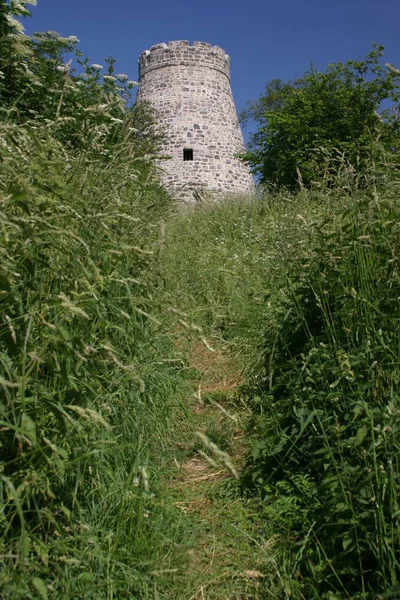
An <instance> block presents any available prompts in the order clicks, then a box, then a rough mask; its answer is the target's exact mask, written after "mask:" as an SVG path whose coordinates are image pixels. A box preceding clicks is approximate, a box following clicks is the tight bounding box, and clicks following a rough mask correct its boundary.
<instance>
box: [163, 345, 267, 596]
mask: <svg viewBox="0 0 400 600" xmlns="http://www.w3.org/2000/svg"><path fill="white" fill-rule="evenodd" d="M190 364H191V366H192V367H193V368H195V369H196V371H197V373H198V374H199V375H198V380H197V381H196V382H195V383H194V394H193V397H192V399H191V400H190V401H189V406H190V410H191V413H192V416H193V419H191V421H192V426H191V429H192V431H191V432H189V436H188V446H187V448H185V449H183V450H184V454H186V455H185V456H183V457H182V459H181V460H176V461H175V469H174V475H173V476H172V477H171V480H170V481H169V482H168V493H169V494H170V499H169V501H170V502H171V504H172V506H173V507H174V508H175V510H176V511H178V512H179V517H178V518H179V520H180V523H181V526H182V527H181V529H182V532H185V534H184V535H182V538H180V536H179V528H178V533H177V537H176V539H175V540H171V546H170V554H169V555H168V558H169V560H168V566H167V565H166V567H167V568H168V567H173V566H174V565H175V569H176V564H179V565H181V566H180V567H179V568H177V569H176V570H173V572H171V577H170V581H169V585H170V586H171V594H173V595H171V596H170V597H171V598H176V599H182V600H183V599H185V600H203V599H208V600H229V599H232V600H233V599H238V600H239V599H240V600H247V599H260V600H261V598H267V597H268V595H265V593H264V591H263V587H264V586H263V580H264V574H263V568H264V569H265V563H266V560H265V558H266V549H265V548H263V546H262V544H261V543H260V540H259V539H257V537H259V536H257V534H256V523H255V518H256V513H255V511H253V512H252V506H251V503H250V502H247V501H245V500H244V499H243V498H242V497H241V495H240V494H239V483H238V481H237V479H236V478H235V477H234V476H233V475H232V471H235V470H236V471H238V472H240V470H241V468H242V466H243V456H244V425H245V420H246V418H247V414H246V409H245V406H244V405H242V404H241V403H240V401H239V400H238V394H237V392H236V388H237V386H238V384H239V382H240V380H241V372H240V369H238V361H236V360H235V359H234V358H233V357H232V356H230V355H229V354H228V353H227V351H226V349H224V348H222V349H221V348H219V349H218V350H215V351H214V352H211V351H210V350H208V349H207V348H206V347H205V346H204V344H202V343H201V342H197V343H195V344H193V345H192V346H191V349H190ZM196 432H201V433H202V434H203V435H205V436H206V438H207V440H209V441H210V442H211V451H210V448H209V447H208V448H207V446H206V445H204V443H203V442H202V441H201V440H200V439H198V438H197V437H196ZM197 439H198V441H196V440H197ZM212 444H215V445H216V446H217V448H218V450H215V449H214V447H213V445H212ZM218 451H219V452H218ZM226 463H228V467H229V468H227V466H226ZM175 517H176V515H175ZM188 532H190V534H189V535H188ZM172 590H173V591H172ZM160 592H161V588H160ZM160 597H162V598H164V597H165V598H167V597H169V596H168V593H167V595H165V594H163V595H161V594H160Z"/></svg>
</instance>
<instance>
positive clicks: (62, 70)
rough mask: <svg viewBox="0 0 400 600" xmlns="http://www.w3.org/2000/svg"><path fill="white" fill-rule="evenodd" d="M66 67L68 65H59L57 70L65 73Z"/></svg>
mask: <svg viewBox="0 0 400 600" xmlns="http://www.w3.org/2000/svg"><path fill="white" fill-rule="evenodd" d="M65 69H66V65H58V66H57V71H60V73H65Z"/></svg>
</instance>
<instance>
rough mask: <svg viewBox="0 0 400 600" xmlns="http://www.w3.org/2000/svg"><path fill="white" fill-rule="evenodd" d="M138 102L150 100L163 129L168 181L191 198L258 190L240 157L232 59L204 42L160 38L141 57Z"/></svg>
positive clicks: (171, 187) (164, 167)
mask: <svg viewBox="0 0 400 600" xmlns="http://www.w3.org/2000/svg"><path fill="white" fill-rule="evenodd" d="M137 100H138V102H140V101H141V100H146V101H148V102H150V103H151V104H152V106H153V107H154V109H155V111H156V118H157V125H158V126H159V127H160V129H161V130H163V131H165V143H164V146H163V148H162V151H163V153H164V154H165V155H166V156H169V157H170V158H169V159H166V160H163V161H160V167H161V177H162V180H163V182H164V184H165V186H166V187H167V188H168V189H169V190H170V191H171V192H172V193H175V195H176V196H178V197H182V198H184V199H185V200H187V201H190V200H193V198H194V197H195V196H196V194H194V196H193V192H195V191H196V190H201V189H203V190H204V189H205V190H209V191H210V192H215V193H216V195H217V196H221V195H222V194H224V193H226V192H230V193H243V192H245V193H249V192H250V193H251V192H254V182H253V179H252V176H251V174H250V171H249V169H248V168H247V166H246V165H245V164H243V163H242V162H241V161H239V160H238V159H237V158H236V155H237V154H240V153H242V152H243V151H244V149H245V146H244V141H243V136H242V132H241V129H240V125H239V121H238V118H237V114H236V109H235V104H234V101H233V97H232V91H231V86H230V59H229V56H228V55H227V54H226V52H225V51H224V50H222V48H219V47H218V46H212V47H211V45H210V44H207V43H205V42H194V44H193V45H192V46H190V45H189V42H187V41H176V42H169V44H168V45H167V44H157V45H155V46H152V47H151V48H150V50H146V51H145V52H143V53H142V54H141V55H140V57H139V90H138V98H137Z"/></svg>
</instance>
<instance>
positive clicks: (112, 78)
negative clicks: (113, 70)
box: [103, 75, 117, 81]
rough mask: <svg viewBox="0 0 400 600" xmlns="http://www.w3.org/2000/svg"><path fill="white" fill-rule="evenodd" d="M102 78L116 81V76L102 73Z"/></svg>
mask: <svg viewBox="0 0 400 600" xmlns="http://www.w3.org/2000/svg"><path fill="white" fill-rule="evenodd" d="M103 79H104V80H105V81H117V78H116V77H114V76H113V75H103Z"/></svg>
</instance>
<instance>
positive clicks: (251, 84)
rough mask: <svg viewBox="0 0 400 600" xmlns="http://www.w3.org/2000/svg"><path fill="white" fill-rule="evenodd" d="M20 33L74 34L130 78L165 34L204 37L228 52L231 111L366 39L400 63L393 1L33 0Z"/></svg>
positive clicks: (399, 0) (399, 7)
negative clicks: (274, 83) (111, 58)
mask: <svg viewBox="0 0 400 600" xmlns="http://www.w3.org/2000/svg"><path fill="white" fill-rule="evenodd" d="M32 13H33V18H32V19H27V20H26V21H25V27H26V30H27V33H32V32H33V31H46V30H49V29H51V30H55V31H58V32H59V33H60V34H61V35H63V36H69V35H76V36H77V37H78V38H79V39H80V44H79V47H80V48H81V50H82V51H83V52H84V54H85V55H88V56H90V57H91V58H92V60H93V62H94V63H100V64H101V63H102V60H103V58H104V57H105V56H111V55H112V56H115V57H116V58H117V59H118V63H117V70H118V71H119V72H122V73H126V74H127V75H128V76H129V78H130V79H137V58H138V55H139V54H140V53H141V52H142V51H143V50H146V49H148V48H150V46H152V45H153V44H156V43H159V42H168V41H169V40H186V39H187V40H189V41H190V42H193V41H194V40H200V41H206V42H210V43H211V44H212V45H214V44H217V45H218V46H221V47H222V48H224V49H225V50H226V51H227V52H228V54H230V56H231V83H232V89H233V95H234V98H235V102H236V106H237V109H238V111H240V110H241V109H243V108H244V106H245V104H246V102H247V101H249V100H253V99H256V98H258V97H259V96H260V94H262V92H263V90H264V88H265V85H266V83H267V82H268V81H269V80H271V79H273V78H277V77H279V78H281V79H283V80H288V79H293V78H295V77H297V76H300V75H302V74H303V73H304V71H305V70H306V69H307V68H308V67H309V66H310V63H311V61H313V62H314V64H315V65H316V67H317V68H320V69H324V68H325V67H326V65H327V64H328V63H330V62H336V61H340V60H341V61H345V60H347V59H349V58H353V59H359V58H363V57H364V56H365V54H366V53H367V52H368V50H369V49H370V48H371V46H372V43H373V42H377V43H379V44H382V45H384V46H385V61H386V62H391V63H393V64H394V65H395V66H398V67H400V0H380V1H379V2H374V1H372V0H302V1H298V0H274V1H271V0H253V1H252V2H246V1H245V0H241V1H240V2H239V0H118V1H115V2H110V0H107V1H106V0H38V2H37V6H36V7H32Z"/></svg>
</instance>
